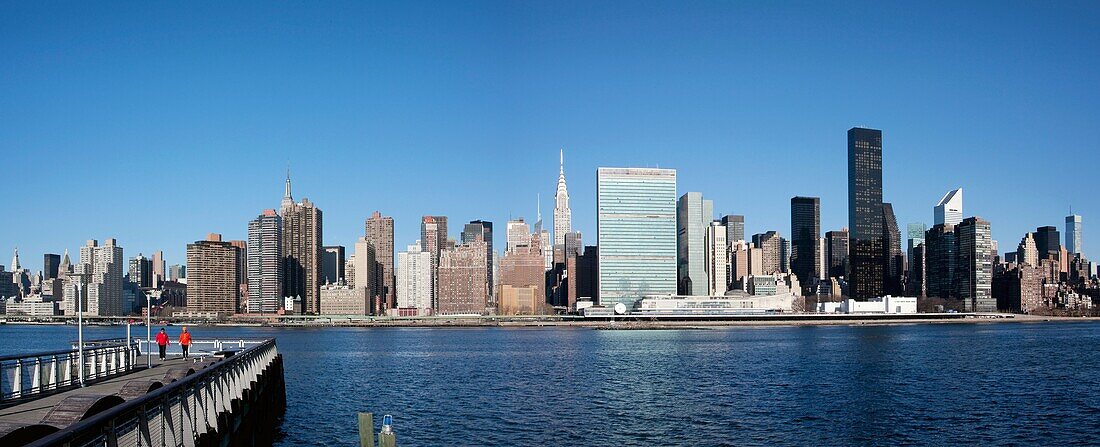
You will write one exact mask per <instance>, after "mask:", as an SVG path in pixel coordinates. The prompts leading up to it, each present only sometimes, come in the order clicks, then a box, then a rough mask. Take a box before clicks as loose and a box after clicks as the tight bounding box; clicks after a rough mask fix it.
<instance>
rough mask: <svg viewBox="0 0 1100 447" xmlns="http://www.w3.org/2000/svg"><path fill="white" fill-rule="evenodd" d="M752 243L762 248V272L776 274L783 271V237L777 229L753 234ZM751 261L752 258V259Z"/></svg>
mask: <svg viewBox="0 0 1100 447" xmlns="http://www.w3.org/2000/svg"><path fill="white" fill-rule="evenodd" d="M752 245H753V247H755V248H758V249H760V256H761V258H760V272H762V274H764V275H774V274H776V273H779V272H781V271H783V261H782V258H783V252H784V251H785V250H784V248H783V238H782V237H780V236H779V233H778V232H776V231H768V232H767V233H760V234H754V235H752ZM750 263H751V260H750Z"/></svg>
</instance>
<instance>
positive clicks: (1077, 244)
mask: <svg viewBox="0 0 1100 447" xmlns="http://www.w3.org/2000/svg"><path fill="white" fill-rule="evenodd" d="M1066 251H1068V252H1069V255H1070V256H1073V255H1077V254H1081V251H1082V249H1081V216H1078V215H1076V214H1071V215H1069V216H1066Z"/></svg>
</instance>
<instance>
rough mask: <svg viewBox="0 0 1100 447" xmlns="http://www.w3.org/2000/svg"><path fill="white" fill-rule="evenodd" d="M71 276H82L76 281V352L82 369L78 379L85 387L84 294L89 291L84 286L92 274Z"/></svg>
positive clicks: (82, 273) (72, 274)
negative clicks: (86, 279)
mask: <svg viewBox="0 0 1100 447" xmlns="http://www.w3.org/2000/svg"><path fill="white" fill-rule="evenodd" d="M69 276H76V277H78V278H80V279H79V280H78V281H77V282H76V352H77V354H76V355H77V365H78V368H80V371H79V372H78V374H77V379H78V380H79V381H80V387H81V388H83V387H84V302H85V301H84V300H85V296H84V294H85V293H86V292H87V288H85V287H84V278H85V277H88V276H91V274H89V273H84V272H81V273H70V274H69Z"/></svg>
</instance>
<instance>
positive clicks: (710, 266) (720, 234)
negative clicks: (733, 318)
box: [703, 221, 729, 295]
mask: <svg viewBox="0 0 1100 447" xmlns="http://www.w3.org/2000/svg"><path fill="white" fill-rule="evenodd" d="M726 234H727V233H726V227H725V226H724V225H722V222H719V221H714V222H711V223H710V225H707V229H706V233H705V234H704V235H703V244H704V246H705V249H706V251H705V253H704V257H703V261H704V262H703V266H704V268H705V269H706V274H707V276H706V277H707V294H708V295H723V294H725V293H726V290H728V287H729V277H728V273H729V262H728V259H729V244H727V243H726Z"/></svg>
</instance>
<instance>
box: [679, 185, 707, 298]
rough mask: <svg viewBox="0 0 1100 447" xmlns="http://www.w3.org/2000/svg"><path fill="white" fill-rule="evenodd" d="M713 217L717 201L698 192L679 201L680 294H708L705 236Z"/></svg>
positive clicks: (688, 194) (690, 193) (686, 195)
mask: <svg viewBox="0 0 1100 447" xmlns="http://www.w3.org/2000/svg"><path fill="white" fill-rule="evenodd" d="M712 220H714V202H713V201H710V200H703V194H702V193H698V192H689V193H685V194H684V195H683V196H680V200H679V201H678V202H677V204H676V275H677V287H676V289H677V291H678V292H679V294H681V295H706V294H707V284H708V281H707V271H706V267H705V265H704V264H705V263H706V261H705V259H704V258H706V251H707V250H706V246H705V245H704V243H703V238H704V236H705V234H706V231H707V227H708V226H709V225H710V222H711V221H712Z"/></svg>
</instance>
